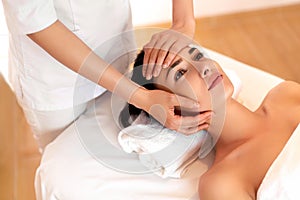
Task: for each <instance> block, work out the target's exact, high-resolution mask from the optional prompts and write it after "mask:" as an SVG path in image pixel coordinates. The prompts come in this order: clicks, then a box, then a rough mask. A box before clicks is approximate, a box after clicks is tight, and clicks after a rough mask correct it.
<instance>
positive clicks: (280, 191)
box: [257, 124, 300, 200]
mask: <svg viewBox="0 0 300 200" xmlns="http://www.w3.org/2000/svg"><path fill="white" fill-rule="evenodd" d="M299 144H300V124H299V125H298V127H297V128H296V130H295V131H294V133H293V135H292V136H291V137H290V139H289V141H288V142H287V144H286V146H285V147H284V148H283V150H282V151H281V153H280V154H279V156H278V157H277V159H276V160H275V161H274V162H273V164H272V166H271V167H270V169H269V171H268V172H267V174H266V176H265V178H264V180H263V182H262V184H261V186H260V188H259V190H258V198H257V200H274V199H276V200H298V199H300V191H299V185H300V158H299V155H300V148H299Z"/></svg>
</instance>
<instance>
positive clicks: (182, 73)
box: [174, 69, 187, 81]
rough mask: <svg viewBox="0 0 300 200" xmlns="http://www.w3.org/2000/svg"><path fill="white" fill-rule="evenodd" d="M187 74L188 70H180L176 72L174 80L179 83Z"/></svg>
mask: <svg viewBox="0 0 300 200" xmlns="http://www.w3.org/2000/svg"><path fill="white" fill-rule="evenodd" d="M186 72H187V70H185V69H179V70H178V71H176V73H175V75H174V80H175V81H178V80H179V79H180V78H181V77H182V76H183V75H184V74H185V73H186Z"/></svg>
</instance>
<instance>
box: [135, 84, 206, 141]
mask: <svg viewBox="0 0 300 200" xmlns="http://www.w3.org/2000/svg"><path fill="white" fill-rule="evenodd" d="M140 94H141V93H140ZM142 95H143V101H142V102H139V103H138V104H139V105H136V106H138V107H140V108H141V109H143V110H145V111H146V112H148V113H149V114H150V115H152V116H153V117H154V118H155V119H156V120H157V121H159V122H160V123H161V124H162V125H164V126H165V127H167V128H169V129H172V130H176V131H178V132H181V133H183V134H186V135H189V134H193V133H196V132H198V131H200V130H204V129H208V127H209V124H210V120H211V114H212V113H211V112H206V113H204V114H198V115H196V116H180V115H176V114H175V112H174V108H175V107H181V108H186V109H189V110H193V112H199V113H200V105H199V104H197V103H196V102H195V101H193V100H191V99H188V98H185V97H181V96H177V95H174V94H171V93H168V92H165V91H162V90H146V89H143V92H142Z"/></svg>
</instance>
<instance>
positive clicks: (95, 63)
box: [28, 21, 138, 101]
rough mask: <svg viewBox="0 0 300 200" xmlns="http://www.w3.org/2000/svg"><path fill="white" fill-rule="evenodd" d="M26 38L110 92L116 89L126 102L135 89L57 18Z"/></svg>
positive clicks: (130, 82)
mask: <svg viewBox="0 0 300 200" xmlns="http://www.w3.org/2000/svg"><path fill="white" fill-rule="evenodd" d="M28 37H29V38H31V39H32V40H33V41H34V42H35V43H37V44H38V45H39V46H40V47H42V48H43V49H44V50H45V51H47V52H48V53H49V54H50V55H51V56H52V57H54V58H55V59H56V60H57V61H59V62H60V63H62V64H63V65H65V66H66V67H68V68H70V69H71V70H73V71H75V72H77V73H79V74H81V75H82V76H84V77H86V78H88V79H90V80H91V81H93V82H95V83H98V84H99V85H101V86H102V87H104V88H106V89H108V90H109V91H112V92H115V93H116V94H118V95H119V96H121V97H123V98H124V99H125V100H127V101H129V100H130V97H131V95H132V94H133V93H134V92H135V91H136V90H137V88H138V86H136V85H135V84H134V83H133V82H132V81H130V80H129V79H127V78H125V77H124V76H123V75H122V74H121V73H120V72H119V71H117V70H116V69H115V68H113V67H112V66H110V65H109V64H108V63H106V62H105V61H104V60H103V59H101V58H100V57H99V56H97V55H96V54H94V53H93V51H92V50H91V49H90V48H89V47H88V46H87V45H86V44H85V43H84V42H83V41H82V40H80V39H79V38H78V37H77V36H76V35H75V34H73V33H72V32H71V31H70V30H69V29H68V28H66V27H65V26H64V25H63V24H62V23H61V22H60V21H56V22H55V23H54V24H52V25H50V26H49V27H47V28H46V29H44V30H41V31H39V32H36V33H32V34H28ZM41 67H42V66H41ZM53 78H55V77H53Z"/></svg>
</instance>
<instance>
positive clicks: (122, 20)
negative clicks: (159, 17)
mask: <svg viewBox="0 0 300 200" xmlns="http://www.w3.org/2000/svg"><path fill="white" fill-rule="evenodd" d="M2 2H3V6H4V12H5V15H6V21H7V25H8V29H9V32H10V34H9V38H10V41H9V42H10V43H9V47H10V48H9V67H10V69H9V80H10V83H11V85H12V87H13V90H14V92H15V94H16V96H17V99H18V101H19V103H20V105H21V106H22V107H23V109H24V111H25V115H26V116H27V119H28V121H29V123H30V125H31V126H32V127H33V131H34V133H35V134H36V136H37V137H38V139H40V136H41V135H43V134H48V135H50V138H48V139H46V140H47V141H45V142H41V144H40V145H41V146H42V147H43V146H45V144H43V143H48V142H49V141H51V140H52V139H53V138H52V137H55V136H54V135H55V134H58V133H59V132H61V130H62V129H63V128H65V127H66V126H67V125H68V124H69V123H71V122H72V121H73V120H74V119H75V118H77V117H78V115H80V114H81V113H82V112H83V111H84V110H85V107H86V103H87V102H88V101H89V100H91V99H93V98H95V97H97V96H99V95H100V94H101V93H103V92H104V91H105V89H104V88H102V87H100V86H97V85H96V84H94V83H92V82H91V81H89V80H87V79H84V78H82V77H80V76H79V75H78V74H77V73H75V72H73V71H71V70H70V69H68V68H67V67H65V66H63V65H62V64H61V63H59V62H58V61H56V60H55V59H54V58H53V57H51V56H50V55H49V54H48V53H47V52H45V51H44V50H43V49H42V48H41V47H39V46H38V45H37V44H35V43H34V42H33V41H32V40H30V38H28V37H27V36H26V34H29V33H34V32H37V31H40V30H43V29H44V28H46V27H48V26H50V25H51V24H53V23H54V22H55V21H56V20H57V19H58V20H60V21H61V22H62V23H63V24H64V25H65V26H66V27H68V28H69V29H70V30H71V31H72V32H73V33H75V34H76V35H77V36H78V37H79V38H81V39H82V40H83V41H84V42H85V43H86V44H87V45H88V46H89V47H90V48H92V49H95V52H96V53H98V54H99V56H100V57H102V58H103V59H104V60H106V61H107V62H110V63H111V62H112V61H114V59H116V58H119V57H120V56H121V55H124V54H126V53H127V52H129V51H133V49H134V48H135V45H134V40H133V37H132V35H131V34H126V37H124V36H120V34H121V33H123V32H125V31H128V30H132V24H131V11H130V5H129V1H128V0H91V1H86V0H31V1H27V0H2ZM115 36H117V37H115ZM112 38H113V39H112ZM124 59H125V60H124ZM120 60H122V62H121V61H120ZM130 61H131V60H129V57H128V56H123V57H122V59H119V62H117V63H114V66H115V67H116V68H118V69H119V71H121V72H125V70H126V69H127V66H128V63H129V62H130ZM74 97H75V98H76V99H74ZM77 97H79V98H77ZM73 106H75V107H76V108H78V110H77V111H76V114H74V111H73V109H72V107H73ZM53 131H54V132H56V133H53Z"/></svg>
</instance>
